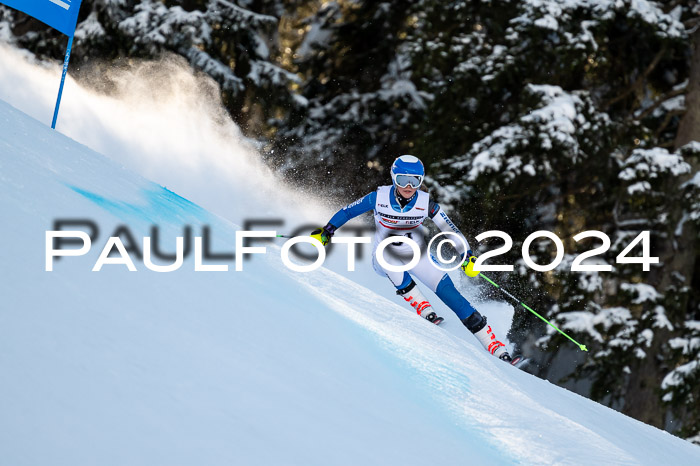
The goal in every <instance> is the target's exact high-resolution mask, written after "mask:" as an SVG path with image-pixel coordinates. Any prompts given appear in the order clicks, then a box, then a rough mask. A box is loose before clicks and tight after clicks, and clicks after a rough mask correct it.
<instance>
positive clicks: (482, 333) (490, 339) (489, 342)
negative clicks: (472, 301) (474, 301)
mask: <svg viewBox="0 0 700 466" xmlns="http://www.w3.org/2000/svg"><path fill="white" fill-rule="evenodd" d="M462 323H463V324H464V325H465V326H466V327H467V328H468V329H469V331H470V332H472V333H473V334H474V336H475V337H476V339H477V340H479V342H480V343H481V344H482V345H483V346H484V348H485V349H486V351H488V352H489V353H491V354H493V355H494V356H496V357H497V358H499V359H501V360H503V361H506V362H509V363H512V361H513V358H512V357H511V356H510V354H509V353H508V351H507V350H506V345H504V344H503V342H501V341H499V340H497V339H496V335H495V334H494V333H493V330H491V326H490V325H487V323H486V317H484V316H482V315H481V314H480V313H479V311H474V313H473V314H472V315H470V316H469V317H467V318H466V319H463V320H462Z"/></svg>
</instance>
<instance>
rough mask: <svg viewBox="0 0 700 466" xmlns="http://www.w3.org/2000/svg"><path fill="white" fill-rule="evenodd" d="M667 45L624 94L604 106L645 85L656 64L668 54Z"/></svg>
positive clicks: (612, 103)
mask: <svg viewBox="0 0 700 466" xmlns="http://www.w3.org/2000/svg"><path fill="white" fill-rule="evenodd" d="M666 50H667V46H666V45H664V46H663V47H662V48H661V50H659V52H658V53H657V54H656V56H654V59H653V60H652V61H651V63H649V66H647V68H646V70H644V73H642V75H641V76H639V78H637V80H636V81H635V82H634V83H633V84H632V85H631V86H629V87H628V88H627V89H625V90H624V91H623V92H622V94H620V95H618V96H616V97H613V98H612V99H610V100H609V101H607V102H606V103H605V104H603V108H605V109H608V108H610V107H611V106H612V105H614V104H616V103H617V102H619V101H621V100H623V99H626V98H627V97H628V96H629V95H630V94H632V93H633V92H635V91H638V90H639V89H641V88H642V87H643V86H644V81H645V80H646V78H647V76H649V75H650V74H651V72H652V71H654V69H655V68H656V66H657V65H658V64H659V62H660V61H661V59H662V58H663V56H664V55H665V54H666Z"/></svg>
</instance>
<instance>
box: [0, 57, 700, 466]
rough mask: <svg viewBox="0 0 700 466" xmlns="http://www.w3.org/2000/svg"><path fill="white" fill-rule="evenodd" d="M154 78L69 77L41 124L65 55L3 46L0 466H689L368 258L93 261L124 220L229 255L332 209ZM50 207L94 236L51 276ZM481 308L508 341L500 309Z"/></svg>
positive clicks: (135, 231) (695, 451)
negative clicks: (423, 299)
mask: <svg viewBox="0 0 700 466" xmlns="http://www.w3.org/2000/svg"><path fill="white" fill-rule="evenodd" d="M163 66H165V67H166V68H167V67H168V66H173V65H171V64H165V65H163ZM152 71H153V70H152V69H151V72H152ZM151 74H152V73H151ZM166 74H167V75H168V76H171V79H172V81H167V82H165V83H161V84H160V85H159V93H155V94H154V93H153V91H152V89H153V87H152V86H151V85H149V84H148V83H147V82H145V81H146V78H145V76H143V75H141V76H139V75H138V74H137V75H136V76H131V77H129V76H126V75H124V76H122V78H121V79H123V80H124V82H125V83H130V84H129V85H128V86H126V85H125V87H124V88H122V89H120V92H117V93H116V94H115V95H113V96H111V97H106V96H101V95H98V94H96V93H94V92H92V91H89V90H85V89H82V88H80V87H79V86H78V85H77V84H76V83H75V82H73V81H69V82H68V84H67V87H66V91H65V94H64V106H63V108H62V110H61V114H60V116H59V124H58V130H59V131H52V130H51V129H50V128H48V123H49V121H50V117H51V114H52V107H53V99H54V98H55V88H56V86H57V85H58V77H59V71H58V68H43V67H41V66H38V65H35V64H30V63H27V62H26V61H25V59H24V58H22V57H21V56H20V55H18V54H17V52H15V51H13V50H11V49H8V48H6V47H2V46H0V214H1V215H2V219H3V224H2V229H1V230H0V240H1V243H0V374H1V376H0V458H2V461H0V463H2V464H12V465H24V464H31V465H35V464H36V465H39V464H42V465H43V464H67V465H68V464H70V465H76V464H148V465H151V464H304V465H306V464H319V465H329V464H334V465H335V464H353V465H354V464H382V465H386V464H416V465H425V464H512V463H524V464H596V465H597V464H666V463H669V462H674V463H676V464H700V448H698V447H697V446H694V445H691V444H690V443H688V442H684V441H682V440H680V439H678V438H676V437H673V436H672V435H670V434H668V433H666V432H663V431H661V430H658V429H656V428H653V427H650V426H647V425H645V424H643V423H640V422H638V421H636V420H634V419H631V418H629V417H626V416H624V415H622V414H619V413H617V412H615V411H613V410H611V409H608V408H606V407H604V406H602V405H599V404H597V403H594V402H592V401H590V400H587V399H585V398H583V397H580V396H578V395H576V394H574V393H571V392H569V391H566V390H563V389H561V388H558V387H556V386H554V385H552V384H549V383H548V382H546V381H542V380H539V379H537V378H535V377H533V376H531V375H529V374H526V373H524V372H522V371H519V370H517V369H515V368H513V367H511V366H508V365H507V364H504V363H502V362H500V361H498V360H496V359H495V358H493V357H491V356H489V355H488V354H487V353H486V352H485V351H484V350H483V349H481V348H480V347H479V346H478V344H477V342H476V341H475V340H474V339H473V337H471V335H469V334H468V332H467V331H466V330H465V329H464V327H463V326H462V325H461V324H460V323H459V322H458V321H457V319H456V318H455V317H454V316H452V315H450V314H449V313H448V311H446V310H445V309H444V307H443V308H441V313H442V314H443V315H445V317H446V318H447V320H446V322H445V323H444V324H443V325H442V326H441V327H435V326H433V325H432V324H429V323H428V322H426V321H424V320H422V319H420V318H418V317H416V316H415V315H414V314H413V313H411V312H409V311H408V309H407V308H406V307H404V306H402V305H401V304H400V303H399V302H398V301H397V298H395V296H392V295H393V293H392V287H391V285H390V284H389V283H388V281H387V280H384V279H381V278H380V277H378V276H377V275H375V274H374V272H373V271H371V266H370V265H369V264H368V261H367V260H364V261H360V263H359V264H358V271H357V272H354V273H353V272H346V271H344V270H343V266H344V254H340V253H338V254H334V255H332V257H330V258H329V260H328V264H327V265H328V266H327V267H325V268H322V269H319V270H317V271H314V272H311V273H305V274H303V273H298V272H292V271H290V270H289V269H287V268H286V267H285V266H284V265H283V264H282V261H281V260H280V248H279V245H273V244H268V245H267V254H265V255H258V256H256V257H253V258H252V259H251V260H249V261H246V262H245V263H244V267H243V271H235V264H236V263H235V262H233V261H226V260H216V261H209V262H208V263H210V264H211V263H219V264H228V266H229V270H228V271H227V272H195V271H194V268H195V264H194V262H195V260H194V258H193V256H192V254H190V255H188V257H187V258H186V259H185V261H184V264H183V266H182V267H181V268H180V269H179V270H178V271H175V272H168V273H157V272H153V271H150V270H148V269H147V268H146V266H145V265H144V262H143V261H142V260H139V259H138V258H136V257H134V263H135V267H136V268H137V271H136V272H129V271H127V267H126V266H124V265H114V264H108V265H105V266H104V267H103V268H102V270H101V271H99V272H93V271H91V270H92V268H93V266H94V265H95V263H96V261H97V260H98V256H99V254H100V252H101V249H102V247H103V246H104V245H105V243H106V241H107V237H108V236H109V235H110V234H112V233H113V232H114V231H115V230H116V229H117V228H118V226H120V225H124V226H126V227H127V228H128V230H129V232H131V233H132V235H133V236H134V239H135V240H136V241H137V242H138V243H140V242H141V240H142V238H143V237H144V236H150V235H151V233H150V228H151V225H152V224H156V225H158V226H159V228H160V249H162V250H165V251H173V250H174V243H175V239H174V238H175V237H176V236H177V235H181V234H182V232H183V227H184V226H185V225H189V226H191V227H192V230H193V236H202V231H203V230H202V228H203V226H205V225H207V226H209V227H210V228H211V232H212V237H213V244H212V246H211V250H212V251H214V252H216V253H223V252H229V253H231V252H233V251H234V249H235V239H234V238H235V232H236V230H240V229H241V228H242V226H241V225H242V223H243V222H244V221H245V220H246V219H253V218H257V219H260V218H273V217H274V218H280V219H282V220H283V221H284V222H285V227H284V228H287V227H291V226H293V225H297V224H303V223H305V222H306V223H315V224H322V223H325V221H326V220H327V218H328V216H329V215H330V214H331V213H332V211H333V208H337V207H338V206H337V205H327V204H324V202H322V200H320V199H316V198H314V197H312V196H311V195H309V194H308V193H307V192H304V191H303V190H301V189H298V188H297V187H294V186H287V185H285V183H284V182H283V180H278V179H275V177H274V175H273V174H271V173H269V172H268V171H267V170H266V169H265V168H264V167H263V166H262V165H261V164H260V163H259V162H258V160H257V159H256V156H255V152H254V151H253V150H252V149H250V148H248V147H247V145H246V143H245V141H243V140H242V139H241V138H240V136H239V135H238V132H237V130H236V128H235V127H233V126H232V125H231V124H229V123H226V122H225V121H224V122H222V120H221V114H220V111H219V110H217V108H218V107H217V103H216V101H215V100H207V97H206V96H207V95H209V94H206V93H204V94H202V93H201V86H198V85H197V83H196V80H194V78H193V77H192V76H191V75H189V74H188V73H187V72H186V71H183V70H181V69H179V68H178V69H172V68H170V69H169V71H168V73H166ZM137 78H138V79H137ZM142 81H143V82H142ZM178 83H179V84H178ZM169 88H171V90H172V89H174V90H173V91H172V92H166V90H167V89H169ZM8 102H9V104H8ZM10 104H11V105H10ZM23 112H26V113H23ZM27 114H29V115H31V117H30V116H28V115H27ZM32 117H34V118H36V119H34V118H32ZM62 133H65V134H67V135H69V136H70V137H71V138H72V139H70V138H69V137H67V136H65V135H64V134H62ZM76 141H78V142H76ZM81 143H83V144H85V145H82V144H81ZM87 146H90V147H92V148H94V149H96V150H98V151H99V152H103V153H105V154H106V155H107V156H108V157H106V156H103V155H100V153H98V152H95V151H94V150H92V149H90V148H88V147H87ZM164 185H165V186H167V189H166V188H164V187H163V186H164ZM56 219H90V220H91V221H93V222H95V223H96V224H97V225H98V226H99V234H98V236H97V237H96V238H95V240H94V241H93V244H92V249H91V250H90V252H89V253H88V254H86V255H85V256H81V257H67V258H61V259H60V260H57V261H56V262H55V264H54V270H53V271H52V272H47V271H45V262H46V258H45V249H46V244H45V232H46V231H47V230H52V229H53V222H54V221H55V220H56ZM258 229H260V228H258ZM280 232H282V233H284V232H285V231H282V230H281V229H280ZM338 252H342V251H338ZM157 262H158V263H162V262H161V261H157ZM467 291H468V290H467ZM481 309H482V310H483V311H484V313H485V314H487V315H488V316H489V319H490V322H493V323H495V325H494V326H495V327H497V328H498V327H499V326H500V327H501V328H502V330H501V333H505V331H506V328H505V327H506V326H507V325H509V322H510V318H511V315H512V312H513V309H512V308H511V307H510V306H506V305H503V304H500V303H484V304H482V308H481Z"/></svg>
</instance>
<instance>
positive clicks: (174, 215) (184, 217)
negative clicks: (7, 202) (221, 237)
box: [67, 185, 213, 224]
mask: <svg viewBox="0 0 700 466" xmlns="http://www.w3.org/2000/svg"><path fill="white" fill-rule="evenodd" d="M67 186H68V187H69V188H70V189H72V190H73V191H75V192H76V193H78V194H80V195H81V196H83V197H85V198H86V199H89V200H90V201H92V202H93V203H95V204H96V205H98V206H100V207H102V208H103V209H105V210H106V211H108V212H110V213H111V214H113V215H115V216H117V217H119V218H121V219H122V220H128V221H134V220H135V221H141V222H147V223H156V224H157V223H177V224H182V223H197V224H199V223H206V222H208V221H212V220H213V217H212V216H211V214H209V212H207V211H206V210H204V209H203V208H201V207H199V206H198V205H197V204H195V203H193V202H191V201H189V200H187V199H185V198H184V197H182V196H180V195H178V194H175V193H174V192H172V191H170V190H169V189H167V188H165V187H163V186H157V185H153V189H144V190H143V191H142V194H143V203H131V202H125V201H120V200H117V199H110V198H108V197H106V196H103V195H100V194H97V193H95V192H92V191H88V190H86V189H82V188H79V187H77V186H73V185H67Z"/></svg>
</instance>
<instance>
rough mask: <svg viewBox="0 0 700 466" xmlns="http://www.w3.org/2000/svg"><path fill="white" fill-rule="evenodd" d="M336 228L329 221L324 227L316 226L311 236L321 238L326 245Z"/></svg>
mask: <svg viewBox="0 0 700 466" xmlns="http://www.w3.org/2000/svg"><path fill="white" fill-rule="evenodd" d="M335 229H336V228H335V227H334V226H333V225H331V224H330V223H329V224H328V225H326V226H325V227H323V228H316V229H315V230H314V231H312V232H311V237H312V238H315V239H317V240H319V241H320V242H321V244H322V245H324V246H325V245H326V244H328V242H329V241H330V240H331V237H332V236H333V234H334V233H335Z"/></svg>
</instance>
